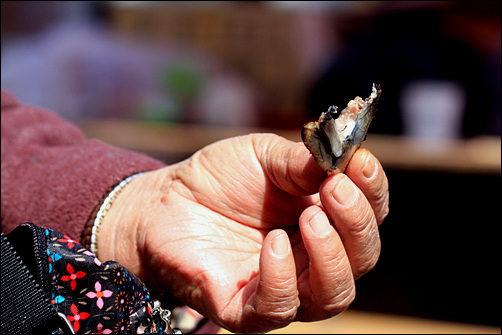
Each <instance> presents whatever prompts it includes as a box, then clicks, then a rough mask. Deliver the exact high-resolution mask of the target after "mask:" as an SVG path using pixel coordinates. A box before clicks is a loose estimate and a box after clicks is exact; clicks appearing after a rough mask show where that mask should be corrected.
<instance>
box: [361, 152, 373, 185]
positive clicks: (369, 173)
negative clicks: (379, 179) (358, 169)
mask: <svg viewBox="0 0 502 335" xmlns="http://www.w3.org/2000/svg"><path fill="white" fill-rule="evenodd" d="M375 171H376V161H375V159H374V158H373V156H371V155H368V158H367V159H366V163H364V167H363V175H364V176H365V177H366V178H368V179H369V178H371V177H373V175H374V174H375Z"/></svg>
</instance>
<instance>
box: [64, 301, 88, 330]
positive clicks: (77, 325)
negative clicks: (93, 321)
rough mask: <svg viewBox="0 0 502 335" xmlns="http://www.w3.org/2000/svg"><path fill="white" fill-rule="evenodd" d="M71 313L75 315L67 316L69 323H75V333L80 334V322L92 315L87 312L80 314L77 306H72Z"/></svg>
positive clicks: (73, 324)
mask: <svg viewBox="0 0 502 335" xmlns="http://www.w3.org/2000/svg"><path fill="white" fill-rule="evenodd" d="M71 313H72V314H73V315H67V316H66V317H67V318H68V321H70V322H73V323H72V326H73V329H75V332H78V331H79V329H80V320H85V319H87V318H88V317H89V316H91V315H90V314H89V313H86V312H82V313H79V312H78V308H77V306H75V304H71Z"/></svg>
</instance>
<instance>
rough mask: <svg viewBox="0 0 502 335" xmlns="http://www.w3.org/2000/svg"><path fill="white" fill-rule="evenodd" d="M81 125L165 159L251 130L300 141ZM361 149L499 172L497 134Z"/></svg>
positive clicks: (413, 161)
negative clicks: (260, 136)
mask: <svg viewBox="0 0 502 335" xmlns="http://www.w3.org/2000/svg"><path fill="white" fill-rule="evenodd" d="M80 126H81V127H82V129H83V130H84V132H85V133H86V134H87V136H88V137H90V138H95V139H99V140H102V141H104V142H107V143H109V144H112V145H115V146H118V147H122V148H127V149H131V150H136V151H140V152H144V153H147V154H150V155H152V156H154V157H157V158H159V159H164V160H167V161H169V160H170V159H179V158H185V157H188V156H190V155H191V154H192V153H194V152H195V151H197V150H199V149H201V148H202V147H204V146H206V145H208V144H211V143H213V142H216V141H218V140H222V139H225V138H230V137H234V136H239V135H245V134H250V133H267V132H268V133H275V134H278V135H280V136H283V137H285V138H287V139H290V140H292V141H301V137H300V129H298V131H291V130H277V129H262V128H239V127H218V126H202V125H181V124H160V123H153V122H138V121H128V120H118V119H117V120H115V119H110V120H89V121H85V122H82V123H81V124H80ZM299 128H300V127H299ZM363 147H366V148H368V149H369V150H370V151H371V152H372V153H373V154H374V155H375V156H376V157H377V158H378V159H379V160H380V162H381V163H382V165H383V166H384V167H385V168H389V169H400V170H416V171H436V172H454V173H478V174H491V175H500V174H501V140H500V137H479V138H473V139H469V140H419V139H413V138H406V137H400V136H389V135H380V134H369V135H368V139H367V140H366V141H365V142H364V143H363ZM169 163H172V161H171V162H169Z"/></svg>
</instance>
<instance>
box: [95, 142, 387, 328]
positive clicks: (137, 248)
mask: <svg viewBox="0 0 502 335" xmlns="http://www.w3.org/2000/svg"><path fill="white" fill-rule="evenodd" d="M388 199H389V196H388V184H387V178H386V176H385V173H384V171H383V169H382V167H381V165H380V163H379V162H378V161H377V159H376V158H375V157H374V156H373V155H372V154H371V153H370V152H369V151H368V150H365V149H359V150H358V151H357V152H356V154H355V155H354V157H353V158H352V160H351V162H350V164H349V165H348V167H347V170H346V171H345V174H338V175H334V176H330V177H327V178H326V175H325V173H324V172H323V171H322V170H321V169H320V168H319V167H318V166H317V164H316V163H315V161H314V160H313V158H312V157H311V155H310V153H309V152H308V150H307V149H306V148H305V146H304V145H303V143H294V142H291V141H288V140H286V139H284V138H281V137H279V136H276V135H271V134H252V135H247V136H242V137H235V138H230V139H227V140H223V141H220V142H216V143H214V144H212V145H209V146H207V147H205V148H203V149H202V150H200V151H198V152H196V153H195V154H194V155H193V156H192V157H190V158H189V159H187V160H185V161H182V162H180V163H178V164H174V165H171V166H168V167H166V168H163V169H160V170H156V171H151V172H148V173H145V174H143V175H140V176H139V177H137V178H136V179H134V180H133V181H132V182H131V183H130V184H129V185H128V186H127V187H126V188H125V189H124V190H123V192H122V193H121V194H120V195H119V197H118V198H117V200H116V201H115V202H114V204H113V206H112V207H111V209H110V211H109V212H108V214H107V216H106V217H105V218H104V220H103V222H102V227H101V230H100V235H99V236H98V251H99V257H100V258H101V259H102V260H107V259H113V260H116V261H118V262H120V263H121V264H123V265H124V266H126V267H127V268H129V269H130V270H131V271H132V272H133V273H135V274H136V275H138V276H139V277H140V278H141V279H143V280H144V281H145V282H146V283H148V284H150V285H152V286H153V287H154V288H155V289H157V290H159V291H164V290H167V291H169V292H170V293H171V294H173V295H174V296H176V297H177V298H178V299H179V300H181V301H182V302H184V303H186V304H187V305H189V306H191V307H192V308H194V309H196V310H197V311H199V312H200V313H201V314H203V315H205V316H206V317H208V318H210V319H211V320H213V321H214V322H215V323H216V324H218V325H220V326H222V327H224V328H226V329H228V330H230V331H233V332H242V333H255V332H266V331H269V330H272V329H276V328H280V327H284V326H286V325H288V324H289V323H290V322H292V321H315V320H322V319H326V318H329V317H332V316H334V315H336V314H338V313H340V312H342V311H343V310H345V309H346V308H347V307H348V306H349V305H350V303H351V302H352V301H353V299H354V294H355V286H354V280H355V279H357V278H359V277H360V276H362V275H363V274H365V273H366V272H368V271H369V270H370V269H372V268H373V266H374V265H375V263H376V262H377V259H378V257H379V253H380V239H379V233H378V225H379V224H380V223H382V221H383V220H384V218H385V216H386V215H387V212H388Z"/></svg>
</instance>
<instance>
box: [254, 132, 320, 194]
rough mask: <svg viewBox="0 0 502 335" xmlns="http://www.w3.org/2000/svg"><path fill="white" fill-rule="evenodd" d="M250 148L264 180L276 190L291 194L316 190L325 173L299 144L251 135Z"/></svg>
mask: <svg viewBox="0 0 502 335" xmlns="http://www.w3.org/2000/svg"><path fill="white" fill-rule="evenodd" d="M253 146H254V148H255V152H256V155H257V157H258V160H259V161H260V163H261V165H262V167H263V169H264V171H265V173H266V175H267V177H268V178H269V179H270V180H271V181H272V182H273V183H274V185H275V186H276V187H278V188H279V189H281V190H283V191H286V192H288V193H289V194H292V195H309V194H314V193H317V192H318V191H319V186H320V185H321V183H322V181H323V180H324V179H325V178H326V173H325V172H324V171H322V169H321V168H320V167H319V166H318V165H317V163H316V162H315V160H314V158H313V157H312V155H311V154H310V152H309V151H308V149H307V148H306V147H305V145H304V144H303V143H301V142H292V141H289V140H287V139H285V138H283V137H280V136H278V135H274V134H254V137H253Z"/></svg>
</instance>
